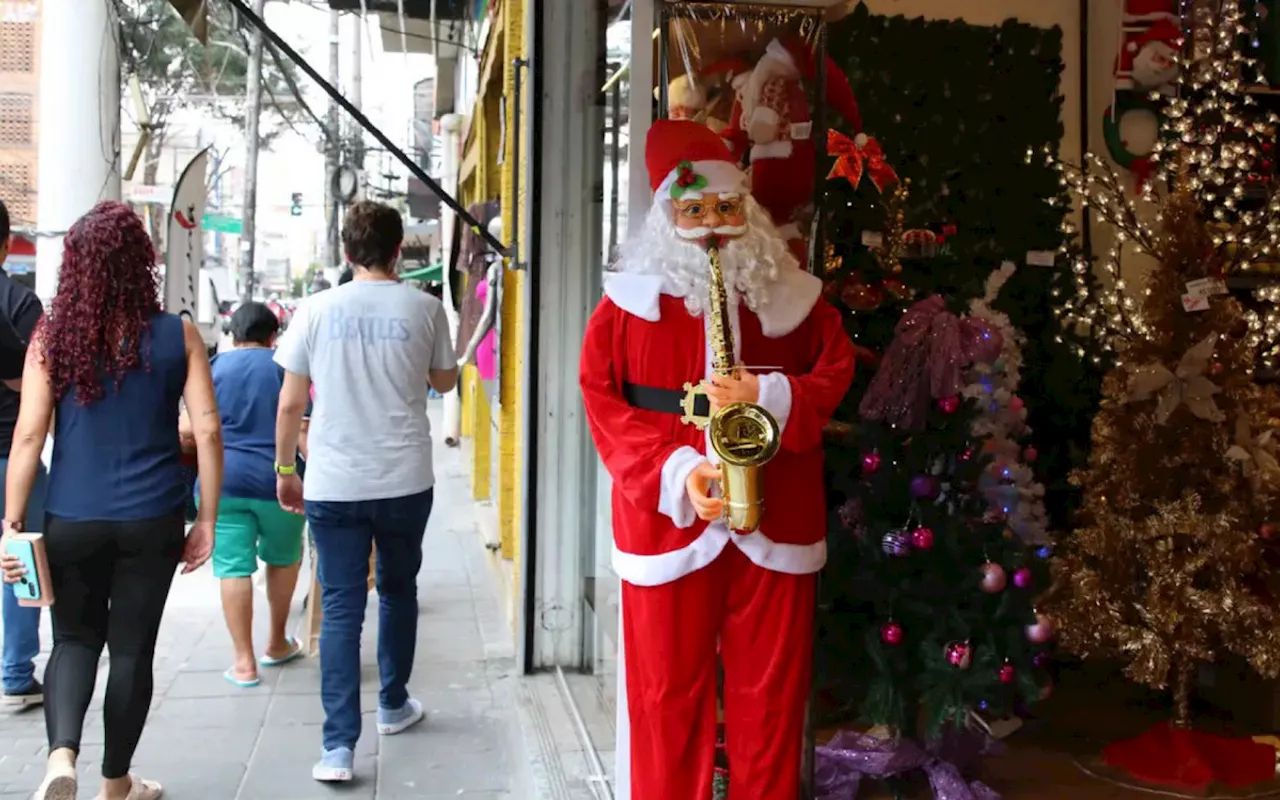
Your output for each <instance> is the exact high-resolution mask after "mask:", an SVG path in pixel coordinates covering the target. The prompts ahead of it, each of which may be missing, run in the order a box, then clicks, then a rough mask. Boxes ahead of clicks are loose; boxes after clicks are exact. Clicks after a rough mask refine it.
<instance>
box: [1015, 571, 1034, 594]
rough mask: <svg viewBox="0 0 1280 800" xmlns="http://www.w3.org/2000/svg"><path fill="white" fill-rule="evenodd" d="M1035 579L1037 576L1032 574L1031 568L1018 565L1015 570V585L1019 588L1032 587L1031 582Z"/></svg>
mask: <svg viewBox="0 0 1280 800" xmlns="http://www.w3.org/2000/svg"><path fill="white" fill-rule="evenodd" d="M1034 581H1035V576H1033V575H1032V574H1031V570H1029V569H1027V568H1026V567H1018V568H1017V569H1016V570H1014V571H1013V585H1014V586H1017V587H1018V588H1019V589H1030V588H1031V584H1032V583H1033V582H1034Z"/></svg>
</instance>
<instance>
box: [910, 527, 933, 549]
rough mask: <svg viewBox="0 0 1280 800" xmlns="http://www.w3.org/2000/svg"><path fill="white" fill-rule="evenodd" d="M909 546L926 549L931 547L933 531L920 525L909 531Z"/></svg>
mask: <svg viewBox="0 0 1280 800" xmlns="http://www.w3.org/2000/svg"><path fill="white" fill-rule="evenodd" d="M911 546H912V547H914V548H915V549H917V550H928V549H930V548H931V547H933V531H931V530H929V529H928V528H926V527H924V526H923V525H921V526H920V527H919V528H916V529H915V530H914V531H912V532H911Z"/></svg>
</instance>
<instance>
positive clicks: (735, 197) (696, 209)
mask: <svg viewBox="0 0 1280 800" xmlns="http://www.w3.org/2000/svg"><path fill="white" fill-rule="evenodd" d="M671 210H672V212H673V213H672V216H673V217H674V221H675V228H676V234H677V235H678V236H679V237H680V238H682V239H692V240H697V241H706V240H707V239H709V238H711V237H712V236H715V237H716V238H718V239H736V238H738V237H739V236H741V235H742V234H744V233H746V231H747V211H746V207H745V205H744V203H743V198H742V195H740V194H736V193H735V194H730V193H726V194H716V193H715V192H704V193H703V194H702V196H701V197H690V198H685V199H680V200H672V201H671Z"/></svg>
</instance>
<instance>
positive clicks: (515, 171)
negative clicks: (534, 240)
mask: <svg viewBox="0 0 1280 800" xmlns="http://www.w3.org/2000/svg"><path fill="white" fill-rule="evenodd" d="M528 64H529V62H528V61H525V60H524V59H523V58H516V59H512V66H513V67H514V73H515V74H514V78H515V80H514V84H515V85H514V86H512V95H513V97H512V100H513V102H512V106H513V107H514V108H515V110H514V111H513V112H511V117H512V119H511V137H512V138H511V204H512V207H513V208H514V209H515V212H514V213H513V214H512V215H511V230H509V231H503V233H504V234H505V235H506V237H507V242H508V244H507V247H508V248H510V250H511V266H512V267H513V268H515V269H519V268H520V247H519V245H517V244H516V242H517V241H518V240H519V238H520V237H519V233H520V169H521V167H520V95H521V91H520V90H521V85H520V84H521V83H522V80H521V79H522V77H523V74H522V72H521V70H522V69H524V67H526V66H528Z"/></svg>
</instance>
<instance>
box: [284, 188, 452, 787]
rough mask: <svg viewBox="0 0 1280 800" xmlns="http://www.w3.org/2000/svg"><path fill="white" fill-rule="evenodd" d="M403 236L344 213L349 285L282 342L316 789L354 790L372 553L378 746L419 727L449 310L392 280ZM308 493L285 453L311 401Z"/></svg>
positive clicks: (380, 218)
mask: <svg viewBox="0 0 1280 800" xmlns="http://www.w3.org/2000/svg"><path fill="white" fill-rule="evenodd" d="M403 238H404V228H403V224H402V222H401V220H400V215H399V213H398V212H396V211H395V210H394V209H392V208H390V207H389V206H386V205H383V204H381V203H372V202H361V203H356V204H355V205H354V206H352V207H351V210H350V211H349V212H348V214H347V219H346V221H345V223H344V224H343V228H342V242H343V245H344V247H345V248H346V252H347V258H348V260H349V261H350V262H351V263H352V265H354V279H353V280H352V281H350V282H349V283H346V284H343V285H341V286H339V287H337V288H336V289H330V290H328V291H326V292H321V293H319V294H316V295H313V296H312V297H310V298H308V299H307V301H306V302H305V303H303V305H302V306H301V307H300V308H299V309H298V312H297V314H296V316H295V317H294V318H293V321H292V322H291V323H290V325H289V329H288V331H286V332H285V334H284V336H283V337H282V338H281V340H280V345H279V349H278V350H277V351H276V356H275V358H276V362H277V363H278V364H280V366H282V367H284V369H285V381H284V386H283V388H282V389H281V392H280V407H279V410H278V412H277V416H276V462H277V463H276V475H277V479H276V493H277V495H278V496H279V499H280V504H281V505H282V506H284V507H285V508H286V509H288V510H291V511H296V512H298V513H303V512H304V511H305V513H306V516H307V523H308V525H309V526H310V529H311V536H312V540H313V541H314V543H315V547H316V555H317V557H318V570H317V577H318V579H319V582H320V589H321V595H322V596H321V599H322V605H323V609H324V615H323V617H322V621H321V627H320V694H321V701H322V703H323V705H324V710H325V723H324V729H323V737H324V742H323V752H322V755H321V758H320V761H319V762H318V763H317V764H316V765H315V767H314V768H313V769H312V772H311V774H312V777H314V778H315V779H316V780H320V781H348V780H351V778H352V777H353V761H354V752H355V746H356V741H357V739H359V737H360V629H361V626H362V625H363V622H364V610H365V600H366V593H367V583H366V582H367V574H366V570H367V564H368V563H369V554H370V548H371V547H372V546H373V545H374V544H376V545H377V554H378V565H377V582H378V595H379V597H380V599H381V602H380V604H379V618H378V671H379V674H380V675H381V676H382V691H381V693H380V695H379V698H378V720H377V727H378V733H381V734H384V735H390V734H395V733H399V732H401V731H403V730H405V729H406V728H408V727H410V726H412V725H414V724H415V723H417V722H418V721H420V720H421V719H422V717H423V712H422V704H421V703H419V702H418V701H417V700H414V699H413V698H411V697H409V694H408V690H407V689H406V685H407V683H408V680H409V674H410V672H411V671H412V669H413V655H414V643H415V641H416V639H417V629H418V599H417V577H418V570H419V568H420V567H421V566H422V535H423V532H424V530H425V528H426V525H427V519H428V517H429V516H430V514H431V502H432V486H434V484H435V478H434V475H433V474H432V469H431V424H430V423H429V422H428V420H427V391H428V385H430V387H431V388H434V389H435V390H436V391H438V392H442V393H443V392H448V391H452V389H453V388H454V386H455V385H456V383H457V379H458V370H457V362H456V360H455V357H454V350H453V343H452V342H451V341H450V340H449V327H448V323H447V321H446V318H445V313H444V306H443V305H441V303H440V301H439V300H437V299H436V298H434V297H432V296H431V295H429V294H426V293H424V292H420V291H418V290H416V289H414V288H412V287H410V286H407V285H405V284H403V283H400V282H399V281H398V280H397V279H396V277H395V263H396V259H397V257H398V256H399V251H400V244H401V241H402V240H403ZM312 386H314V388H315V401H314V405H313V408H312V412H311V422H310V426H309V428H308V433H307V470H306V473H307V474H306V480H305V481H302V480H301V479H300V477H299V476H298V474H297V468H296V465H295V463H294V455H293V454H294V453H296V452H297V443H298V433H299V429H300V427H301V424H302V415H303V413H304V412H305V411H306V407H307V401H308V395H309V390H310V388H311V387H312Z"/></svg>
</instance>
